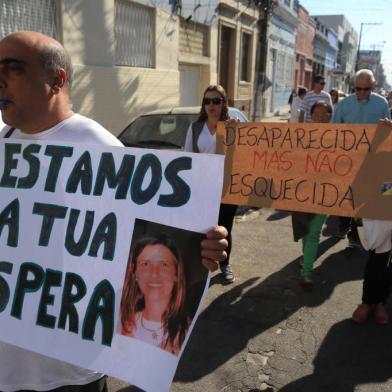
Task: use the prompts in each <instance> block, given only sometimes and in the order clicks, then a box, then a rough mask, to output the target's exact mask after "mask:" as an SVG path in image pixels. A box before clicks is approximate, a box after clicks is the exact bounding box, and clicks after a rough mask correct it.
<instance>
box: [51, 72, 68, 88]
mask: <svg viewBox="0 0 392 392" xmlns="http://www.w3.org/2000/svg"><path fill="white" fill-rule="evenodd" d="M67 80H68V77H67V73H66V72H65V69H64V68H60V70H59V72H58V73H57V75H56V76H55V77H54V79H53V83H52V92H53V93H54V94H58V93H59V92H60V90H61V89H62V88H63V87H64V85H65V83H66V82H67Z"/></svg>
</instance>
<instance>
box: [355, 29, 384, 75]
mask: <svg viewBox="0 0 392 392" xmlns="http://www.w3.org/2000/svg"><path fill="white" fill-rule="evenodd" d="M365 25H366V26H379V25H382V23H379V22H376V23H367V22H362V23H361V29H360V30H359V40H358V50H357V60H356V62H355V72H357V71H358V68H359V57H360V51H361V39H362V27H363V26H365Z"/></svg>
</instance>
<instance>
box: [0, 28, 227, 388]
mask: <svg viewBox="0 0 392 392" xmlns="http://www.w3.org/2000/svg"><path fill="white" fill-rule="evenodd" d="M71 85H72V63H71V60H70V57H69V55H68V53H67V52H66V51H65V49H64V48H63V46H62V45H61V44H60V43H59V42H58V41H56V40H55V39H53V38H51V37H49V36H46V35H44V34H41V33H37V32H33V31H20V32H16V33H12V34H10V35H8V36H6V37H5V38H3V39H2V40H1V41H0V99H1V102H2V106H1V112H2V119H3V121H4V122H5V124H7V126H5V127H4V128H3V129H2V130H1V131H0V138H4V137H15V138H18V139H25V140H28V141H30V142H31V141H37V142H38V143H39V142H40V141H41V142H45V141H50V142H54V143H56V142H61V143H67V142H70V143H85V144H88V145H104V146H122V144H121V142H119V141H118V140H117V139H116V138H115V137H114V135H112V134H111V133H110V132H109V131H107V130H106V129H105V128H104V127H102V126H101V125H100V124H98V123H97V122H95V121H93V120H91V119H89V118H87V117H84V116H82V115H79V114H76V113H74V112H73V111H72V106H71V101H70V89H71ZM226 234H227V232H226V230H225V229H224V228H220V227H217V228H215V229H213V230H211V231H209V232H208V233H207V238H206V239H204V240H203V241H202V245H201V246H202V257H203V262H204V265H205V266H207V267H208V268H209V269H211V270H214V269H216V268H217V262H216V260H221V259H223V258H224V257H225V251H224V249H225V247H226V246H227V242H226V240H225V239H224V238H225V236H226ZM97 273H99V271H97ZM0 351H1V357H0V390H1V391H4V392H15V391H21V390H29V391H34V390H36V391H52V390H55V391H56V392H59V391H63V392H64V391H72V392H105V391H107V385H106V378H105V377H104V375H103V374H100V373H97V372H94V371H91V370H87V369H82V368H80V367H77V366H73V365H71V364H69V363H65V362H63V361H59V360H56V359H52V358H48V357H46V356H44V355H40V354H37V353H34V352H31V351H27V350H24V349H22V348H19V347H16V346H13V345H10V344H7V343H2V342H1V343H0ZM76 354H77V353H75V355H76ZM130 366H132V364H130Z"/></svg>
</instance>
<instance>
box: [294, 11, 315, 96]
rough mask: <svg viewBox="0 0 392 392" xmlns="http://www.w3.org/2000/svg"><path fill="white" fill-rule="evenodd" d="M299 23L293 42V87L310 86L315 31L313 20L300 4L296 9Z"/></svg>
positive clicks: (308, 87)
mask: <svg viewBox="0 0 392 392" xmlns="http://www.w3.org/2000/svg"><path fill="white" fill-rule="evenodd" d="M298 19H299V24H298V27H297V38H296V43H295V51H296V61H295V68H294V87H295V88H297V87H298V86H304V87H306V88H307V89H311V87H312V71H313V39H314V36H315V33H316V24H315V21H314V20H313V19H312V18H311V17H310V15H309V12H308V11H307V10H306V9H305V8H304V7H303V6H302V5H300V6H299V9H298Z"/></svg>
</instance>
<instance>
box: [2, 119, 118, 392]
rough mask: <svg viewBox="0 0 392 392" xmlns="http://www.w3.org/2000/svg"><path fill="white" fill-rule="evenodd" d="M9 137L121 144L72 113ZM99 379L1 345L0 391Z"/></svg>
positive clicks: (44, 388)
mask: <svg viewBox="0 0 392 392" xmlns="http://www.w3.org/2000/svg"><path fill="white" fill-rule="evenodd" d="M8 130H9V127H8V126H7V127H4V129H3V130H2V131H0V138H3V137H4V135H5V134H6V133H7V131H8ZM11 137H12V138H18V139H28V140H42V141H47V140H50V141H61V142H64V141H65V142H67V141H68V142H72V143H86V144H90V145H106V146H122V143H121V142H120V141H119V140H117V139H116V138H115V136H113V135H112V134H111V133H110V132H109V131H107V130H106V129H105V128H104V127H102V126H101V125H99V124H98V123H97V122H95V121H93V120H91V119H89V118H87V117H84V116H81V115H79V114H74V115H73V116H72V117H69V118H67V119H66V120H64V121H62V122H61V123H59V124H57V125H55V126H54V127H53V128H50V129H48V130H46V131H43V132H40V133H38V134H25V133H22V132H21V131H20V130H18V129H15V131H14V132H13V133H12V135H11ZM53 349H55V347H54V348H53ZM76 354H77V353H76ZM102 376H103V375H102V374H100V373H97V372H93V371H91V370H87V369H82V368H80V367H77V366H73V365H70V364H68V363H65V362H62V361H59V360H56V359H51V358H48V357H45V356H43V355H40V354H36V353H33V352H31V351H27V350H24V349H22V348H18V347H16V346H12V345H9V344H6V343H2V342H0V391H5V392H12V391H16V390H23V389H33V390H37V391H46V390H49V389H54V388H58V387H61V386H66V385H85V384H88V383H90V382H93V381H95V380H98V379H99V378H101V377H102Z"/></svg>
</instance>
